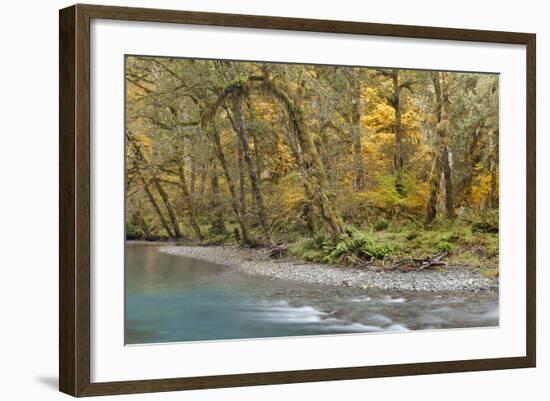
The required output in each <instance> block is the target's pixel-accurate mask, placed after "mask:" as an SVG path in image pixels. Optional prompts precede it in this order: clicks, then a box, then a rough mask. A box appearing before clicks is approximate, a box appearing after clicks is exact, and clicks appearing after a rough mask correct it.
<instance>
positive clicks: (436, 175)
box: [426, 72, 454, 224]
mask: <svg viewBox="0 0 550 401" xmlns="http://www.w3.org/2000/svg"><path fill="white" fill-rule="evenodd" d="M433 78H434V87H435V93H436V95H437V94H439V98H437V99H436V104H437V114H439V121H438V123H437V126H436V135H435V145H434V149H435V152H434V153H435V154H434V161H433V164H432V170H431V172H430V179H429V190H430V197H429V200H428V206H427V210H426V223H427V224H431V223H432V222H433V221H434V219H435V217H436V215H437V207H436V205H437V197H438V195H439V193H440V192H441V191H440V188H439V187H440V186H441V179H440V177H441V175H443V185H444V188H445V211H446V215H447V217H448V218H453V217H454V198H453V185H452V174H451V165H450V157H449V136H450V132H449V131H450V121H449V104H450V103H449V91H448V82H447V76H446V73H444V72H437V73H434V77H433Z"/></svg>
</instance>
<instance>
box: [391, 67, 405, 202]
mask: <svg viewBox="0 0 550 401" xmlns="http://www.w3.org/2000/svg"><path fill="white" fill-rule="evenodd" d="M391 77H392V83H393V96H392V106H393V109H394V115H395V122H394V133H395V156H394V167H395V189H396V190H397V192H398V193H399V194H400V195H403V192H404V188H403V182H402V176H401V175H402V173H403V149H402V146H401V139H402V136H403V126H402V124H401V87H400V86H399V70H397V69H394V70H392V73H391Z"/></svg>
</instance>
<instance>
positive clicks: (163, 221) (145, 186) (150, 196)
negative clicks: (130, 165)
mask: <svg viewBox="0 0 550 401" xmlns="http://www.w3.org/2000/svg"><path fill="white" fill-rule="evenodd" d="M134 167H135V168H136V171H137V173H138V176H139V178H140V180H141V183H142V184H143V190H144V191H145V194H146V195H147V199H149V202H150V203H151V206H153V209H154V210H155V212H156V213H157V216H158V218H159V220H160V223H161V224H162V227H163V228H164V230H165V231H166V234H168V237H169V238H173V237H174V234H173V233H172V230H171V229H170V226H169V225H168V222H167V221H166V219H165V218H164V216H163V215H162V211H161V210H160V207H159V205H158V203H157V201H156V200H155V197H154V195H153V193H152V192H151V190H150V189H149V185H148V184H147V181H146V180H145V177H143V174H142V173H141V170H140V169H139V166H138V165H137V162H134Z"/></svg>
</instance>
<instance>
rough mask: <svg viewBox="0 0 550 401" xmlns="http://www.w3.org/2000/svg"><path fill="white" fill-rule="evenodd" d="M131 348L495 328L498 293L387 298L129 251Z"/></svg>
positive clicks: (143, 249)
mask: <svg viewBox="0 0 550 401" xmlns="http://www.w3.org/2000/svg"><path fill="white" fill-rule="evenodd" d="M125 313H126V316H125V318H126V322H125V323H126V324H125V327H126V330H125V342H126V344H145V343H163V342H180V341H198V340H223V339H245V338H262V337H281V336H303V335H322V334H342V333H361V332H381V331H388V332H389V331H407V330H421V329H440V328H459V327H487V326H497V325H498V297H497V295H495V294H481V295H480V294H471V295H470V294H465V295H453V296H441V295H426V294H417V293H409V294H407V293H387V292H382V291H371V290H368V291H367V290H359V289H350V288H340V287H328V286H313V285H308V284H302V283H297V282H290V281H284V280H278V279H269V278H264V277H252V276H248V275H245V274H242V273H239V272H236V271H234V270H232V269H230V268H228V267H225V266H221V265H217V264H214V263H209V262H205V261H202V260H197V259H190V258H185V257H181V256H175V255H168V254H164V253H161V252H158V250H157V247H156V246H148V245H137V244H128V245H127V247H126V312H125Z"/></svg>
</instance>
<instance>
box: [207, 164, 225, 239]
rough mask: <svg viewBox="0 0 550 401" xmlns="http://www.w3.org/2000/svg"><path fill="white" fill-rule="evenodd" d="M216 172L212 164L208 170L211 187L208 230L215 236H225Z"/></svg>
mask: <svg viewBox="0 0 550 401" xmlns="http://www.w3.org/2000/svg"><path fill="white" fill-rule="evenodd" d="M217 170H218V169H217V168H216V164H215V163H214V162H212V168H211V170H210V184H211V186H212V221H211V225H210V230H211V231H212V232H213V233H215V234H225V233H226V232H227V230H226V228H225V220H224V213H223V206H222V204H221V201H220V186H219V183H218V171H217Z"/></svg>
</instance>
